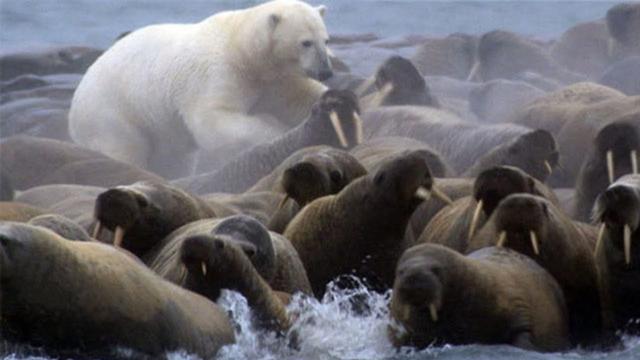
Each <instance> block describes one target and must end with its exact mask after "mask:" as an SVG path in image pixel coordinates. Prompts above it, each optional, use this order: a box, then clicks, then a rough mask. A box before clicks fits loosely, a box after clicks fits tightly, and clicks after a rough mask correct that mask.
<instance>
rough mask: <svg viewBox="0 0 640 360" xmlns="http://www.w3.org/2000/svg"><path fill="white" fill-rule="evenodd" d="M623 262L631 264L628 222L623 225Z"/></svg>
mask: <svg viewBox="0 0 640 360" xmlns="http://www.w3.org/2000/svg"><path fill="white" fill-rule="evenodd" d="M624 262H625V263H626V264H627V265H629V264H631V227H630V226H629V224H625V226H624Z"/></svg>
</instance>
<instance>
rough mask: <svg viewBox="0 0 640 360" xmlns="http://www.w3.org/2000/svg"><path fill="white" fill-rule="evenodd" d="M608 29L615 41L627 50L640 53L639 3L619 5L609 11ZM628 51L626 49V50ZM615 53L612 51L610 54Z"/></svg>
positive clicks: (607, 17)
mask: <svg viewBox="0 0 640 360" xmlns="http://www.w3.org/2000/svg"><path fill="white" fill-rule="evenodd" d="M606 19H607V29H608V30H609V34H610V35H611V37H612V38H614V39H615V41H616V42H617V43H618V44H620V45H622V46H623V47H625V48H627V49H628V50H631V51H633V50H635V52H636V53H637V52H640V38H639V37H638V33H640V5H638V4H637V3H636V4H634V3H623V4H618V5H616V6H614V7H612V8H611V9H609V11H607V16H606ZM625 50H626V49H625ZM612 53H613V51H612V49H610V54H609V55H613V54H612Z"/></svg>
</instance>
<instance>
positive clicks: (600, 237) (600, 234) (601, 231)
mask: <svg viewBox="0 0 640 360" xmlns="http://www.w3.org/2000/svg"><path fill="white" fill-rule="evenodd" d="M605 229H606V225H605V224H604V223H602V224H600V228H599V229H598V239H597V240H596V250H595V256H598V254H599V253H600V251H602V240H603V239H604V231H605Z"/></svg>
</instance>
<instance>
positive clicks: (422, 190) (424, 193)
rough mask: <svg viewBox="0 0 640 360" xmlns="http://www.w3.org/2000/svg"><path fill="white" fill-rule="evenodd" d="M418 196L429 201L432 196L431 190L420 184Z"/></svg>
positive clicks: (417, 191)
mask: <svg viewBox="0 0 640 360" xmlns="http://www.w3.org/2000/svg"><path fill="white" fill-rule="evenodd" d="M416 196H417V197H419V198H420V199H422V200H423V201H427V200H429V199H430V198H431V191H429V190H427V188H425V187H424V186H420V187H419V188H418V190H416Z"/></svg>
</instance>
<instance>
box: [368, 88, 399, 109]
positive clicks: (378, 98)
mask: <svg viewBox="0 0 640 360" xmlns="http://www.w3.org/2000/svg"><path fill="white" fill-rule="evenodd" d="M391 91H393V84H392V83H390V82H388V83H386V84H384V85H383V86H382V88H381V89H379V90H378V92H377V93H376V94H375V95H374V97H373V100H372V101H371V105H370V107H379V106H382V103H383V102H384V99H385V98H386V97H387V95H389V93H390V92H391Z"/></svg>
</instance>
